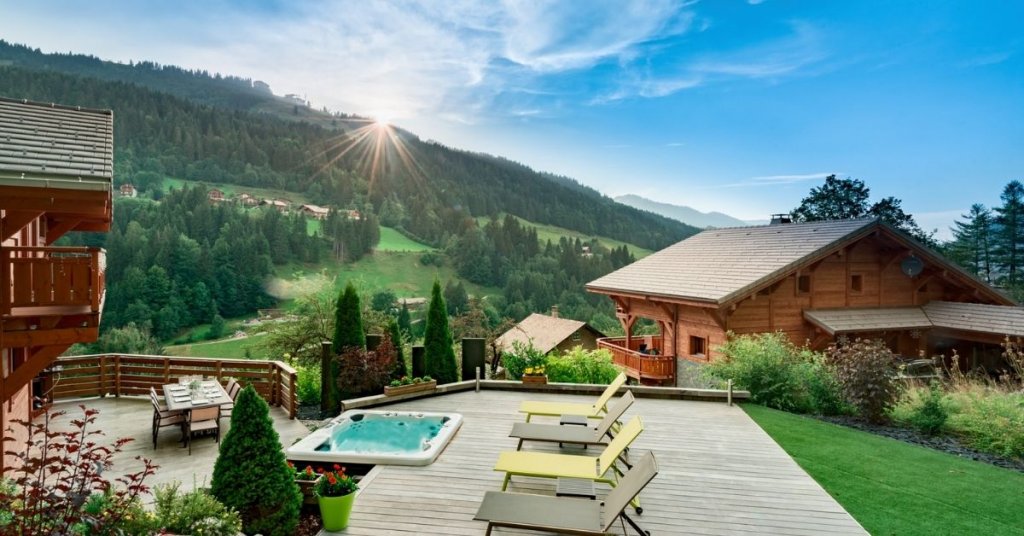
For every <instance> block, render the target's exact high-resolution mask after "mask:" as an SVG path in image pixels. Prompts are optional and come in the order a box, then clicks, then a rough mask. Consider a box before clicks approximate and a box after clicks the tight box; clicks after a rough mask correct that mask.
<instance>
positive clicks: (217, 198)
mask: <svg viewBox="0 0 1024 536" xmlns="http://www.w3.org/2000/svg"><path fill="white" fill-rule="evenodd" d="M206 197H207V199H209V200H210V201H213V202H215V203H219V202H221V201H223V200H224V192H222V191H220V190H218V189H216V188H210V191H209V192H208V193H207V194H206Z"/></svg>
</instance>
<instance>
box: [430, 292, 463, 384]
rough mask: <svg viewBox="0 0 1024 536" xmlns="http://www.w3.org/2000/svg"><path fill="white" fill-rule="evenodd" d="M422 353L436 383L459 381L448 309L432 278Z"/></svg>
mask: <svg viewBox="0 0 1024 536" xmlns="http://www.w3.org/2000/svg"><path fill="white" fill-rule="evenodd" d="M423 347H424V348H423V354H424V356H423V357H424V361H426V363H425V366H426V372H427V375H429V376H430V377H432V378H433V379H435V380H437V383H439V384H441V383H452V382H456V381H459V369H458V365H457V364H456V362H455V349H454V348H453V347H452V332H451V329H449V327H448V309H447V307H446V306H445V303H444V297H443V296H441V283H440V282H438V281H437V280H436V279H435V280H434V288H433V290H431V292H430V307H429V308H428V309H427V326H426V331H425V332H424V334H423Z"/></svg>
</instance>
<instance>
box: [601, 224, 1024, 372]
mask: <svg viewBox="0 0 1024 536" xmlns="http://www.w3.org/2000/svg"><path fill="white" fill-rule="evenodd" d="M780 227H782V226H780ZM785 231H786V230H785V229H783V230H782V231H781V232H785ZM726 246H727V245H726ZM911 257H913V258H915V259H917V260H920V261H921V264H922V269H921V271H920V273H917V274H914V275H912V276H911V275H907V274H906V273H904V266H905V261H906V259H908V258H911ZM706 277H707V278H709V279H713V278H715V277H716V274H715V273H708V274H706ZM590 290H591V291H592V292H599V293H602V294H607V295H608V296H609V297H610V298H611V299H612V300H613V301H614V302H615V305H616V309H617V316H618V318H619V321H620V322H621V323H622V326H623V328H624V330H625V331H626V333H627V334H629V333H631V331H632V328H633V326H634V323H635V322H636V320H637V319H639V318H646V319H650V320H653V321H655V322H656V323H657V324H658V326H659V327H660V333H661V335H660V336H659V337H656V339H657V341H658V342H657V345H655V347H656V349H657V350H656V352H655V353H657V354H659V356H665V355H668V356H675V357H677V358H679V359H683V360H689V361H695V362H707V361H709V360H711V359H714V358H715V357H716V355H717V350H716V348H717V347H719V346H720V345H722V344H723V343H725V342H726V339H727V337H728V334H730V333H735V334H752V333H766V332H782V333H785V334H786V335H787V336H788V337H789V339H790V340H792V341H793V342H794V343H795V344H798V345H804V344H807V345H809V346H810V347H812V348H814V349H818V350H821V349H824V348H826V347H827V346H828V345H830V344H832V343H833V342H834V341H835V339H836V337H837V335H838V334H837V333H834V332H833V333H830V332H829V330H827V329H823V328H822V327H821V326H820V325H816V324H815V323H813V322H810V321H808V319H807V318H806V315H805V313H806V312H807V311H814V310H823V309H824V310H833V309H845V310H848V311H851V312H852V311H858V310H873V309H878V310H883V309H884V310H888V309H889V308H901V307H908V306H923V305H926V304H928V303H929V302H932V301H935V300H940V301H944V302H970V303H980V304H990V305H1000V306H1005V305H1012V304H1013V302H1012V301H1011V300H1009V299H1008V298H1006V297H1005V296H1003V295H1002V294H1000V293H998V292H996V291H995V290H993V289H991V288H990V287H988V286H987V285H985V284H983V283H981V282H980V281H978V280H976V279H974V278H972V277H970V276H968V275H967V274H965V273H964V272H962V271H961V270H960V269H958V268H956V267H954V266H952V265H951V264H950V263H949V262H948V261H946V260H945V259H943V258H942V257H941V256H939V255H938V254H937V253H935V252H933V251H930V250H928V249H927V248H924V247H923V246H921V245H920V244H918V243H916V242H914V241H913V240H910V239H908V238H907V237H906V236H904V235H902V234H901V233H898V232H895V231H894V230H892V229H891V228H889V227H888V226H886V225H884V224H880V223H878V224H874V225H869V226H867V227H866V228H865V229H863V231H862V232H859V233H855V234H854V235H852V236H849V237H846V239H844V240H839V241H837V242H836V243H834V244H831V245H830V246H829V247H826V248H822V249H820V250H819V251H817V252H816V254H814V255H808V256H805V257H803V258H798V259H795V260H794V262H792V263H791V264H790V265H789V266H788V268H787V269H784V270H780V271H778V272H777V273H775V274H772V275H771V276H770V277H764V278H762V279H761V280H759V281H757V282H756V283H755V284H752V285H748V286H747V288H744V289H742V292H739V293H733V295H732V296H728V297H727V298H726V299H723V300H700V299H693V298H688V297H685V296H674V297H673V296H656V295H654V293H653V292H652V293H651V294H643V293H638V292H636V290H633V289H630V290H629V291H615V290H610V289H604V288H602V289H595V288H590ZM1022 328H1024V326H1022ZM843 335H849V336H851V337H872V338H881V339H883V340H885V341H886V342H887V343H888V344H889V346H890V348H891V349H892V350H893V351H894V352H896V353H898V354H901V355H903V356H907V357H917V356H918V355H920V354H922V353H923V354H926V355H929V356H930V355H935V354H941V353H944V352H948V351H949V350H950V349H952V348H958V349H960V350H961V352H963V351H965V350H967V348H966V346H969V344H966V343H965V341H972V340H973V341H976V342H979V343H980V342H983V341H984V343H985V344H991V343H992V342H998V339H1001V337H1002V335H995V334H974V335H973V336H965V335H971V334H963V333H959V334H957V333H952V332H950V330H940V329H928V328H925V329H921V328H917V327H915V328H914V329H904V328H899V327H896V328H892V327H884V328H882V329H872V330H871V331H847V332H844V333H843ZM637 338H638V337H635V336H632V335H628V336H627V337H625V338H622V339H620V340H605V341H603V342H602V346H604V347H607V348H609V349H613V347H614V350H615V351H614V353H615V354H616V361H617V362H618V363H619V364H622V365H623V366H626V368H627V371H629V372H630V375H631V376H633V377H634V378H637V379H639V380H641V381H645V380H650V381H652V382H662V381H666V379H665V373H664V372H659V373H658V376H657V377H655V376H652V375H650V374H647V373H644V372H641V370H640V368H639V367H638V366H637V365H636V363H638V362H644V365H645V366H646V367H648V368H651V370H655V369H657V370H661V369H659V368H658V367H657V366H656V365H655V364H653V363H651V362H652V361H657V360H658V358H659V356H651V355H649V354H651V353H652V352H650V349H649V348H650V346H649V347H648V349H646V352H640V351H639V348H638V345H637V344H636V339H637ZM977 352H978V351H977V349H974V350H973V354H974V355H976V354H977ZM947 355H948V354H947ZM662 360H663V358H662ZM673 362H674V360H673ZM652 367H653V368H652Z"/></svg>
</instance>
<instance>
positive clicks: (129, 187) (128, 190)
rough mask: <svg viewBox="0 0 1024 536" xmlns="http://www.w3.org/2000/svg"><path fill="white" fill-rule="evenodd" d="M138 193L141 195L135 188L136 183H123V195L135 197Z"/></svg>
mask: <svg viewBox="0 0 1024 536" xmlns="http://www.w3.org/2000/svg"><path fill="white" fill-rule="evenodd" d="M137 195H139V192H138V190H136V189H135V185H133V184H131V183H125V184H122V185H121V197H135V196H137Z"/></svg>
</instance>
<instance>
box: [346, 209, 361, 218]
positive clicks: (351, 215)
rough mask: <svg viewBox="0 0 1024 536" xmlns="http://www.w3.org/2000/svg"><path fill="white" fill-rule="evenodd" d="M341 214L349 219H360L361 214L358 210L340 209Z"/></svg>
mask: <svg viewBox="0 0 1024 536" xmlns="http://www.w3.org/2000/svg"><path fill="white" fill-rule="evenodd" d="M341 215H342V216H345V217H346V218H348V219H350V220H361V219H363V215H362V214H361V213H360V212H359V211H358V210H342V211H341Z"/></svg>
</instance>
